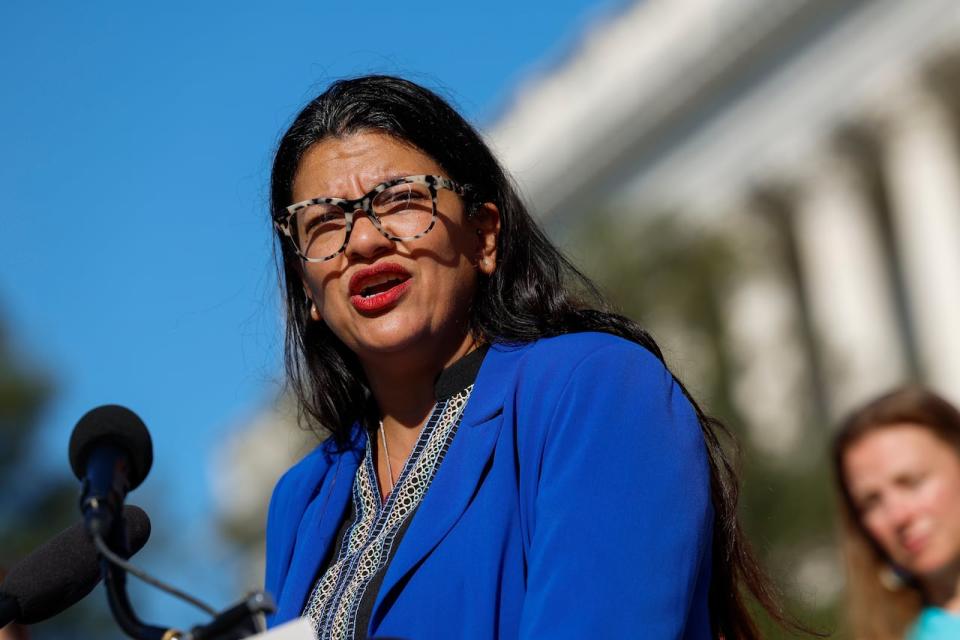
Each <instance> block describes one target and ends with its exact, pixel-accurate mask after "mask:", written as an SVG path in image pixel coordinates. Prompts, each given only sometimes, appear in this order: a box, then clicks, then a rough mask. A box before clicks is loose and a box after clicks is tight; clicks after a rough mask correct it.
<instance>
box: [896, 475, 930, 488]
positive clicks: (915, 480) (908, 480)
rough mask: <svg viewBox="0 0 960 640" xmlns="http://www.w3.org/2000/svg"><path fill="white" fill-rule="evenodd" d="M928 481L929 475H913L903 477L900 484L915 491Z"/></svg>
mask: <svg viewBox="0 0 960 640" xmlns="http://www.w3.org/2000/svg"><path fill="white" fill-rule="evenodd" d="M926 479H927V474H925V473H912V474H908V475H905V476H903V478H902V479H901V481H900V484H902V485H903V486H905V487H909V488H911V489H913V488H916V487H919V486H920V485H921V484H923V481H924V480H926Z"/></svg>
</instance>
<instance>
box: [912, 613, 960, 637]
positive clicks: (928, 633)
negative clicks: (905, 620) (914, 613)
mask: <svg viewBox="0 0 960 640" xmlns="http://www.w3.org/2000/svg"><path fill="white" fill-rule="evenodd" d="M957 637H960V616H958V615H957V614H955V613H951V612H949V611H946V610H945V609H941V608H939V607H925V608H924V609H923V611H922V612H921V613H920V617H919V618H918V619H917V622H916V623H915V624H914V626H913V628H912V629H911V630H910V632H909V633H908V634H907V638H908V640H939V639H940V638H957Z"/></svg>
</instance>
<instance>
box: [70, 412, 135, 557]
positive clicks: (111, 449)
mask: <svg viewBox="0 0 960 640" xmlns="http://www.w3.org/2000/svg"><path fill="white" fill-rule="evenodd" d="M152 464H153V443H152V442H151V440H150V433H149V432H148V431H147V427H146V426H145V425H144V424H143V421H142V420H141V419H140V418H139V417H138V416H137V414H135V413H134V412H133V411H131V410H130V409H127V408H126V407H121V406H119V405H115V404H107V405H103V406H102V407H97V408H96V409H91V410H90V411H88V412H87V413H86V414H85V415H84V416H83V417H82V418H80V421H79V422H77V426H76V427H74V429H73V434H72V435H71V436H70V467H71V468H72V469H73V473H74V475H76V476H77V478H78V479H79V480H81V481H82V482H83V486H82V487H81V496H80V509H81V511H83V517H84V520H85V521H86V524H87V530H88V531H89V532H90V533H91V535H101V536H103V537H104V538H108V537H109V533H110V530H111V528H112V525H113V518H114V516H115V515H116V514H117V513H118V512H119V510H120V507H121V506H122V505H123V501H124V499H125V498H126V496H127V493H128V492H129V491H132V490H133V489H136V488H137V487H138V486H139V485H140V483H141V482H143V479H144V478H146V477H147V473H149V472H150V466H151V465H152Z"/></svg>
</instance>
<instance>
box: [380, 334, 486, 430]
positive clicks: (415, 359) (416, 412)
mask: <svg viewBox="0 0 960 640" xmlns="http://www.w3.org/2000/svg"><path fill="white" fill-rule="evenodd" d="M476 346H477V342H476V341H475V340H474V339H473V336H471V335H469V334H468V335H467V336H465V337H464V338H463V339H462V340H461V341H459V342H458V343H456V344H454V345H452V346H451V347H448V348H446V349H444V348H438V346H437V345H435V346H434V348H432V349H430V350H428V351H427V352H426V353H410V352H405V353H398V354H386V355H382V356H379V357H377V358H376V359H369V360H367V361H366V362H364V363H363V368H364V373H365V374H366V377H367V382H369V384H370V391H371V393H372V394H373V397H374V399H375V400H376V402H377V406H378V407H379V409H380V416H381V418H382V420H383V424H384V428H385V429H387V430H388V437H389V432H390V431H400V430H402V431H407V430H414V431H415V432H416V433H419V431H420V427H421V426H423V423H424V422H426V419H427V417H429V415H430V410H431V409H432V408H433V405H434V402H435V401H436V398H435V396H434V383H435V382H436V380H437V376H439V375H440V372H441V371H443V370H444V369H445V368H447V367H449V366H450V365H451V364H453V363H454V362H456V361H457V360H459V359H460V358H462V357H463V356H464V355H466V354H467V353H469V352H471V351H473V350H474V349H475V348H476ZM415 439H416V438H415V437H414V440H415Z"/></svg>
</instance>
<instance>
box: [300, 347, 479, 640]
mask: <svg viewBox="0 0 960 640" xmlns="http://www.w3.org/2000/svg"><path fill="white" fill-rule="evenodd" d="M486 352H487V349H486V348H481V349H478V350H477V351H474V352H472V353H470V354H468V355H466V356H464V357H463V358H461V359H460V360H458V361H457V362H456V363H454V364H453V365H452V366H450V367H448V368H447V369H445V370H444V371H443V373H441V374H440V377H439V378H438V380H437V382H436V384H435V386H434V395H435V397H436V398H437V402H436V404H435V405H434V407H433V411H432V412H431V414H430V417H429V418H428V419H427V422H426V424H425V425H424V427H423V430H422V431H421V432H420V436H419V438H418V440H417V443H416V445H414V448H413V451H412V452H411V453H410V457H409V458H408V459H407V462H406V464H405V465H404V467H403V470H402V471H401V472H400V476H399V477H398V478H397V482H396V484H395V485H394V488H393V491H392V492H391V493H390V495H389V497H388V498H387V501H386V502H385V503H383V502H381V500H380V495H381V494H380V488H379V484H378V480H377V473H376V469H375V467H374V463H373V448H374V447H375V446H376V441H377V440H376V434H374V433H371V436H370V437H368V438H367V448H366V453H365V455H364V458H363V463H362V464H361V465H360V467H359V468H358V469H357V475H356V477H355V478H354V481H353V499H352V503H351V508H350V511H349V513H348V514H347V516H346V518H345V519H344V522H343V524H342V525H341V527H340V533H339V535H338V539H337V543H336V545H335V548H334V550H333V554H332V556H331V558H330V560H329V561H328V563H327V565H326V570H325V571H324V572H323V573H322V574H321V577H320V579H319V580H317V583H316V584H315V585H314V588H313V591H312V592H311V594H310V597H309V598H308V599H307V604H306V607H305V608H304V611H303V615H304V616H306V617H307V618H309V619H310V621H311V622H312V623H313V627H314V629H315V630H316V633H317V638H318V640H328V639H330V640H340V639H345V640H356V639H361V638H366V637H367V626H368V625H369V622H370V614H371V612H372V610H373V604H374V601H375V600H376V597H377V591H378V589H379V587H380V584H381V583H382V582H383V578H384V575H385V574H386V572H387V567H388V566H389V564H390V560H391V559H392V558H393V555H394V553H395V551H396V549H397V546H398V545H399V543H400V539H401V538H402V537H403V534H404V533H405V532H406V530H407V527H408V526H409V524H410V521H411V520H412V519H413V515H414V513H415V512H416V510H417V507H418V506H419V505H420V501H421V499H422V498H423V495H424V494H425V493H426V492H427V489H428V488H429V487H430V483H431V481H432V480H433V478H434V476H435V475H436V472H437V469H438V468H439V467H440V463H441V462H442V461H443V457H444V455H445V454H446V452H447V449H449V447H450V443H451V442H453V438H454V436H455V435H456V433H457V427H458V426H459V425H460V419H461V417H462V416H463V410H464V408H465V407H466V406H467V400H469V398H470V392H471V391H472V390H473V382H474V380H476V377H477V373H478V372H479V370H480V365H481V364H482V362H483V357H484V355H486Z"/></svg>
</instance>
